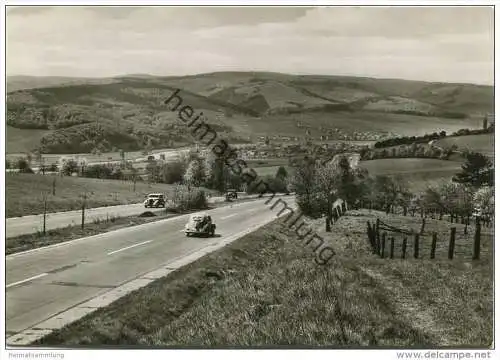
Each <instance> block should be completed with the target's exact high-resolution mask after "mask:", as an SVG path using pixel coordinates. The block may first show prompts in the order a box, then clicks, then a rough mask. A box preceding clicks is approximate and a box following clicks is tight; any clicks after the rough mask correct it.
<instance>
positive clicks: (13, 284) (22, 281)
mask: <svg viewBox="0 0 500 360" xmlns="http://www.w3.org/2000/svg"><path fill="white" fill-rule="evenodd" d="M47 275H49V274H48V273H43V274H40V275H35V276H32V277H30V278H28V279H24V280H21V281H17V282H15V283H12V284H8V285H7V286H5V287H6V288H10V287H11V286H16V285H19V284H22V283H25V282H28V281H31V280H35V279H39V278H41V277H44V276H47Z"/></svg>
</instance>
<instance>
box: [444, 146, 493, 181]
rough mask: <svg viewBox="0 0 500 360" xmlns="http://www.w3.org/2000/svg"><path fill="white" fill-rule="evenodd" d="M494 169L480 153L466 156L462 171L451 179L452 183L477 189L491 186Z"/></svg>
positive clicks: (488, 160) (489, 161)
mask: <svg viewBox="0 0 500 360" xmlns="http://www.w3.org/2000/svg"><path fill="white" fill-rule="evenodd" d="M494 175H495V172H494V169H493V164H492V162H491V160H490V159H489V158H488V157H486V156H485V155H483V154H481V153H475V152H471V153H468V154H466V161H465V163H464V164H463V165H462V171H461V172H460V173H458V174H456V175H455V176H454V177H453V181H454V182H457V183H460V184H465V185H468V186H473V187H475V188H479V187H481V186H483V185H486V186H493V183H494Z"/></svg>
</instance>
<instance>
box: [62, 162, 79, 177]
mask: <svg viewBox="0 0 500 360" xmlns="http://www.w3.org/2000/svg"><path fill="white" fill-rule="evenodd" d="M60 169H61V173H62V174H63V175H66V176H71V175H72V174H73V173H75V172H78V170H79V169H80V166H79V164H78V161H77V160H76V159H74V158H65V159H61V166H60Z"/></svg>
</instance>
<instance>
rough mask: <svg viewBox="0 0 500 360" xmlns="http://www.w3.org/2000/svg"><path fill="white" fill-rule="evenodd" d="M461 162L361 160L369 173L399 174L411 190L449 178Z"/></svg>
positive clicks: (411, 159) (457, 169) (409, 159)
mask: <svg viewBox="0 0 500 360" xmlns="http://www.w3.org/2000/svg"><path fill="white" fill-rule="evenodd" d="M461 164H462V162H458V161H447V160H438V159H413V158H408V159H406V158H405V159H376V160H368V161H363V162H361V166H362V167H364V168H366V169H367V170H368V172H369V173H370V175H400V176H401V177H402V178H403V179H406V180H407V181H408V183H409V185H410V187H411V189H412V190H415V191H418V190H423V189H425V188H426V187H427V186H428V185H432V184H436V183H439V182H442V181H446V180H451V178H452V176H453V175H455V174H456V173H457V172H459V171H460V167H461Z"/></svg>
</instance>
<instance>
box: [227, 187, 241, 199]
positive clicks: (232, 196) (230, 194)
mask: <svg viewBox="0 0 500 360" xmlns="http://www.w3.org/2000/svg"><path fill="white" fill-rule="evenodd" d="M237 198H238V193H237V192H236V190H234V189H229V190H227V191H226V201H233V200H236V199H237Z"/></svg>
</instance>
